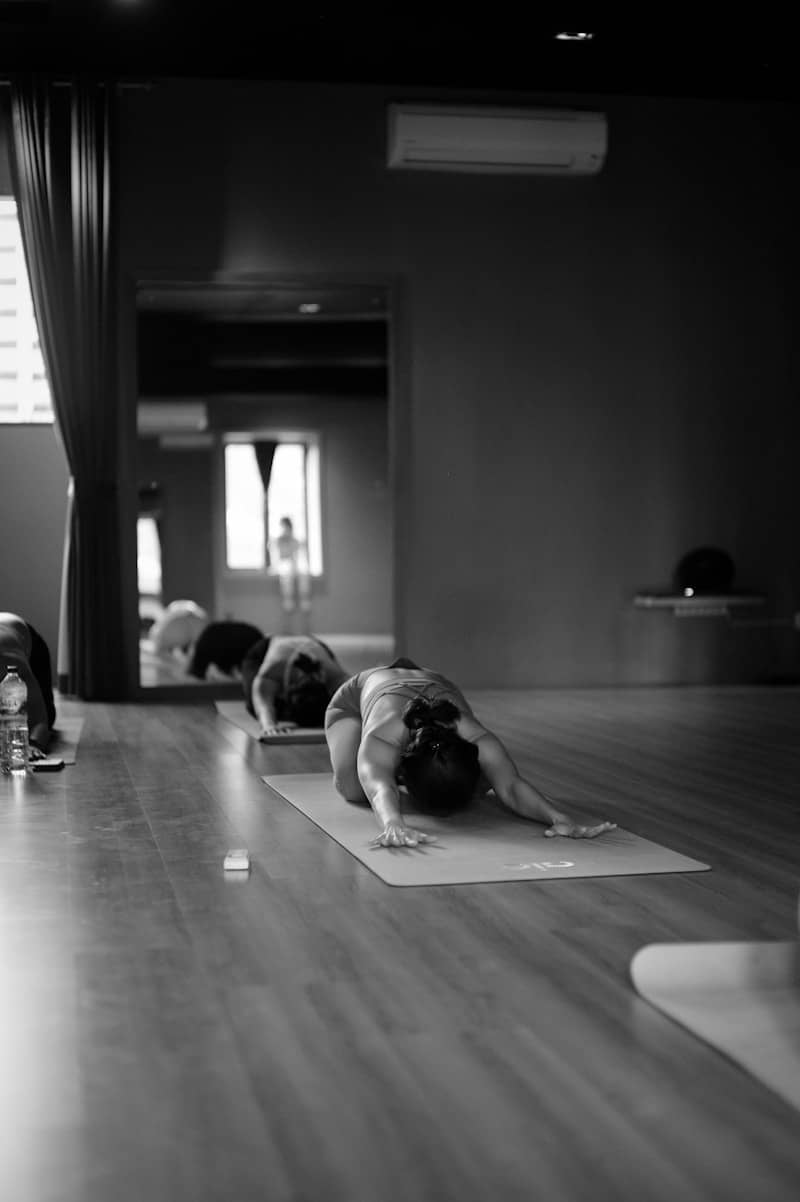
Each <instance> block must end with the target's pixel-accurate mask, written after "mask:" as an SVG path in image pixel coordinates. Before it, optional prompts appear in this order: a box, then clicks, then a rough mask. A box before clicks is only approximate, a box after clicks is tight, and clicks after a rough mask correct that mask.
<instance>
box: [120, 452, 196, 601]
mask: <svg viewBox="0 0 800 1202" xmlns="http://www.w3.org/2000/svg"><path fill="white" fill-rule="evenodd" d="M138 470H139V477H138V478H139V483H140V485H142V484H149V483H155V484H157V485H158V487H159V492H160V496H161V518H160V523H159V525H160V537H161V560H162V562H161V584H162V599H163V602H164V604H165V605H167V604H168V603H169V602H170V601H177V600H190V601H195V602H197V604H198V605H201V606H202V607H203V609H205V610H207V612H208V613H212V614H213V611H214V554H213V530H214V505H213V490H212V488H211V483H212V479H213V476H212V470H213V454H212V451H211V449H210V448H208V449H207V448H196V449H195V448H193V449H191V450H186V449H181V450H174V449H170V448H162V447H161V446H160V445H159V442H158V439H157V438H141V439H140V440H139V448H138Z"/></svg>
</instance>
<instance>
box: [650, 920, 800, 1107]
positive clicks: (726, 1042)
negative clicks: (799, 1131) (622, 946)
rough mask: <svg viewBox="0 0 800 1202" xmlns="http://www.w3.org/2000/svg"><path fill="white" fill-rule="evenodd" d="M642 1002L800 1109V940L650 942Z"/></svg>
mask: <svg viewBox="0 0 800 1202" xmlns="http://www.w3.org/2000/svg"><path fill="white" fill-rule="evenodd" d="M631 978H632V980H633V983H634V985H635V987H636V989H637V991H638V992H639V993H640V994H641V996H642V997H643V998H644V999H645V1000H646V1001H648V1002H650V1003H651V1005H653V1006H655V1007H656V1008H657V1009H658V1010H661V1011H662V1012H663V1013H664V1014H666V1015H668V1016H669V1018H671V1019H674V1021H675V1022H677V1023H680V1024H681V1025H682V1026H684V1027H686V1028H687V1029H688V1030H689V1031H691V1032H692V1034H693V1035H696V1036H697V1037H698V1038H699V1039H702V1040H704V1041H705V1042H706V1043H708V1044H710V1045H711V1047H713V1048H716V1049H717V1051H719V1052H722V1053H723V1055H725V1056H728V1057H729V1058H730V1059H731V1060H733V1061H734V1062H735V1063H736V1064H738V1065H739V1066H740V1067H741V1068H743V1069H745V1070H746V1071H747V1072H749V1073H752V1075H753V1076H754V1077H757V1078H758V1080H759V1081H761V1082H762V1083H763V1084H764V1085H766V1086H767V1087H768V1088H769V1089H772V1090H774V1092H775V1093H777V1094H780V1096H781V1097H782V1098H784V1099H785V1100H786V1101H787V1102H789V1103H790V1104H791V1105H792V1106H796V1107H798V1109H800V941H797V940H792V941H791V942H785V943H780V942H774V943H678V944H666V943H652V944H649V945H648V946H647V947H643V948H641V949H640V951H638V952H637V953H636V955H635V956H634V957H633V960H632V961H631Z"/></svg>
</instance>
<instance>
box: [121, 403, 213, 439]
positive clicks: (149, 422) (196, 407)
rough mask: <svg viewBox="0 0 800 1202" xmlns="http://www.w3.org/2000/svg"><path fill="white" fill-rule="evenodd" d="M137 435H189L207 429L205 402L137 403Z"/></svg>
mask: <svg viewBox="0 0 800 1202" xmlns="http://www.w3.org/2000/svg"><path fill="white" fill-rule="evenodd" d="M136 427H137V430H138V432H139V434H143V435H157V434H175V433H187V434H188V433H190V432H193V431H198V430H205V429H207V428H208V411H207V409H206V404H205V401H156V400H152V401H139V404H138V406H137V410H136Z"/></svg>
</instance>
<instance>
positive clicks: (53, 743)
mask: <svg viewBox="0 0 800 1202" xmlns="http://www.w3.org/2000/svg"><path fill="white" fill-rule="evenodd" d="M83 723H84V719H83V718H61V717H57V718H56V724H55V727H54V729H53V732H52V735H51V737H50V746H49V747H48V749H47V756H48V759H61V760H63V761H64V763H65V764H74V763H75V762H76V759H77V755H78V743H79V742H80V737H81V731H82V730H83Z"/></svg>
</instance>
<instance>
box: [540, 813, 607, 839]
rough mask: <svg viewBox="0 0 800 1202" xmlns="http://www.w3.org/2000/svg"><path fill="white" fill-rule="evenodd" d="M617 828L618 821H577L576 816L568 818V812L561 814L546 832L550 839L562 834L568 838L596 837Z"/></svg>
mask: <svg viewBox="0 0 800 1202" xmlns="http://www.w3.org/2000/svg"><path fill="white" fill-rule="evenodd" d="M616 829H617V824H616V822H592V823H583V822H576V821H575V820H574V818H567V816H566V814H559V815H558V817H557V818H554V819H553V824H552V826H549V827H548V828H547V830H546V831H545V832H544V833H545V835H546V836H547V837H548V838H550V839H552V838H554V837H555V836H556V835H562V836H563V837H564V838H566V839H596V838H597V836H598V835H604V834H605V833H606V831H613V830H616Z"/></svg>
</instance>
